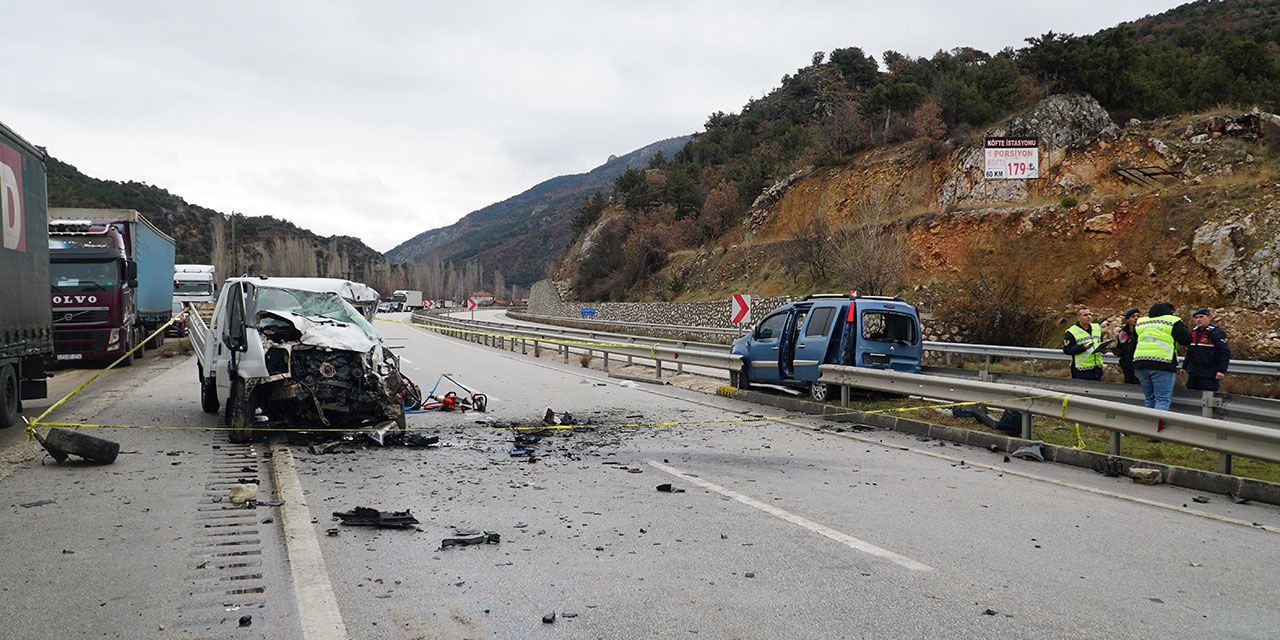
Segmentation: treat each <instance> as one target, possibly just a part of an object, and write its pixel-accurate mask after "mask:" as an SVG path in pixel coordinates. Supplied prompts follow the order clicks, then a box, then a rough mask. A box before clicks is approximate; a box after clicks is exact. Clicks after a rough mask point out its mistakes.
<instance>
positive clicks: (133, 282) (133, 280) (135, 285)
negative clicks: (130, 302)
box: [125, 278, 138, 289]
mask: <svg viewBox="0 0 1280 640" xmlns="http://www.w3.org/2000/svg"><path fill="white" fill-rule="evenodd" d="M125 284H128V285H129V288H130V289H137V288H138V279H137V278H129V282H127V283H125Z"/></svg>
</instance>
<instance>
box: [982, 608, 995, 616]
mask: <svg viewBox="0 0 1280 640" xmlns="http://www.w3.org/2000/svg"><path fill="white" fill-rule="evenodd" d="M997 613H999V612H998V611H996V610H995V609H987V610H986V611H983V612H982V615H984V616H994V615H995V614H997Z"/></svg>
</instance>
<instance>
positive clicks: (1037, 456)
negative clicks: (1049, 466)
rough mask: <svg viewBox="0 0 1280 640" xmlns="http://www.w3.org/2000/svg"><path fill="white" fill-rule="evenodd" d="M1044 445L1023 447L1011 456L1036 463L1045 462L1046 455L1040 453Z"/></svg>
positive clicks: (1038, 443) (1039, 443)
mask: <svg viewBox="0 0 1280 640" xmlns="http://www.w3.org/2000/svg"><path fill="white" fill-rule="evenodd" d="M1043 444H1044V443H1042V442H1037V443H1035V444H1029V445H1027V446H1025V447H1022V448H1020V449H1018V450H1016V451H1014V452H1013V453H1011V454H1009V455H1012V456H1013V457H1015V458H1022V459H1023V460H1035V461H1036V462H1044V454H1043V453H1041V452H1040V447H1041V446H1042V445H1043Z"/></svg>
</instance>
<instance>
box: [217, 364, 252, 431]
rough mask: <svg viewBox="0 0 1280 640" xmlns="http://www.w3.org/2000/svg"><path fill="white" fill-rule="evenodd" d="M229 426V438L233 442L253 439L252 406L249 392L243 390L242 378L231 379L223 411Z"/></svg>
mask: <svg viewBox="0 0 1280 640" xmlns="http://www.w3.org/2000/svg"><path fill="white" fill-rule="evenodd" d="M223 413H224V417H225V418H226V422H227V428H229V429H230V430H231V431H230V436H229V439H230V441H231V442H233V443H235V444H243V443H246V442H252V441H253V424H252V420H253V406H252V402H251V401H250V398H249V394H248V393H246V392H245V388H244V380H241V379H239V378H236V379H234V380H232V381H231V393H230V394H229V395H228V396H227V406H226V408H225V409H224V411H223Z"/></svg>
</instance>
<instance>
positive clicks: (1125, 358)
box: [1116, 307, 1142, 384]
mask: <svg viewBox="0 0 1280 640" xmlns="http://www.w3.org/2000/svg"><path fill="white" fill-rule="evenodd" d="M1140 315H1142V312H1141V311H1139V310H1138V308H1137V307H1134V308H1132V309H1130V310H1128V311H1126V312H1124V324H1122V325H1120V331H1119V332H1117V333H1116V355H1117V356H1120V370H1121V371H1123V372H1124V383H1125V384H1138V376H1137V374H1135V373H1134V372H1133V350H1134V349H1135V348H1137V346H1138V330H1137V328H1135V326H1134V325H1136V324H1138V316H1140Z"/></svg>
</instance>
